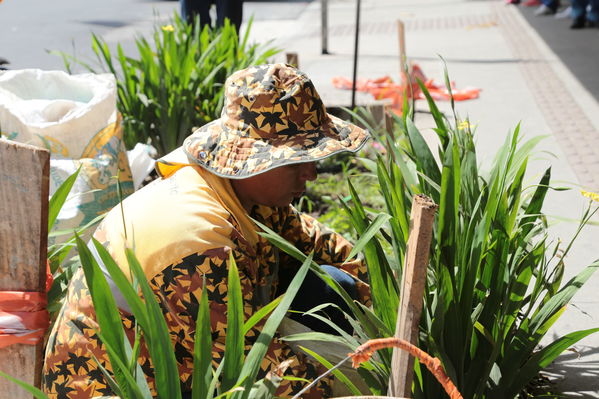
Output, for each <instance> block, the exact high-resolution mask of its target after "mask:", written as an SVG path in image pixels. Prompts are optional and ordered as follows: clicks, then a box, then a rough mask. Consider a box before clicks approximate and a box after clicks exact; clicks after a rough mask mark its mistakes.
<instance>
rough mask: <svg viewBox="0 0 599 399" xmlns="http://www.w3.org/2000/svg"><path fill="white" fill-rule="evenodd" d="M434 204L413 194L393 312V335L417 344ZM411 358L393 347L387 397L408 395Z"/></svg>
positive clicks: (412, 360) (410, 386)
mask: <svg viewBox="0 0 599 399" xmlns="http://www.w3.org/2000/svg"><path fill="white" fill-rule="evenodd" d="M436 211H437V205H436V204H435V203H434V202H433V201H432V200H431V199H430V198H428V197H426V196H424V195H417V196H415V197H414V200H413V201H412V211H411V214H410V234H409V237H408V244H407V249H406V256H405V261H404V263H405V264H404V269H403V275H402V279H401V297H400V302H399V309H398V315H397V326H396V329H395V337H397V338H401V339H403V340H405V341H408V342H409V343H411V344H413V345H416V346H417V345H418V325H419V324H420V314H421V313H422V304H423V301H424V287H425V284H426V269H427V265H428V255H429V250H430V244H431V239H432V232H433V220H434V218H435V212H436ZM413 373H414V359H413V358H412V357H411V356H410V355H409V354H408V353H407V352H405V351H402V350H400V349H398V348H394V349H393V357H392V358H391V376H390V378H389V396H394V397H405V398H410V397H411V395H412V380H413V377H414V376H413Z"/></svg>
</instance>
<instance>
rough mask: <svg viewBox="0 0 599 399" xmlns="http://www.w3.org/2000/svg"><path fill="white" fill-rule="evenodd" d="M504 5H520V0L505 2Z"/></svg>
mask: <svg viewBox="0 0 599 399" xmlns="http://www.w3.org/2000/svg"><path fill="white" fill-rule="evenodd" d="M505 4H514V5H518V4H520V0H505Z"/></svg>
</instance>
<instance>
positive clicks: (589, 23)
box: [587, 20, 599, 28]
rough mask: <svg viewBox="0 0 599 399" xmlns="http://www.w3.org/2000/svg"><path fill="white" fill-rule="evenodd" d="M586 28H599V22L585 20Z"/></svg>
mask: <svg viewBox="0 0 599 399" xmlns="http://www.w3.org/2000/svg"><path fill="white" fill-rule="evenodd" d="M587 26H588V27H589V28H599V22H597V21H589V20H587Z"/></svg>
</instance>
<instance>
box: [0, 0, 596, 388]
mask: <svg viewBox="0 0 599 399" xmlns="http://www.w3.org/2000/svg"><path fill="white" fill-rule="evenodd" d="M328 3H329V7H328V10H329V18H328V27H329V35H328V50H329V52H330V53H331V54H329V55H323V54H321V35H320V32H321V31H320V28H321V27H320V21H321V9H320V1H312V2H303V1H281V2H274V1H267V2H254V1H251V2H249V1H248V2H246V3H245V6H244V15H245V18H246V19H247V18H249V16H250V15H254V26H253V29H252V33H251V38H252V39H254V40H259V41H266V40H272V41H273V43H274V44H275V45H278V46H279V47H281V48H283V49H285V51H288V52H296V53H297V54H298V55H299V65H300V68H301V69H302V70H304V71H305V72H306V73H307V74H308V75H309V76H310V77H311V78H312V80H313V81H314V83H315V86H316V88H317V89H318V91H319V93H320V94H321V96H322V97H323V100H324V103H325V104H329V105H330V104H334V105H349V103H350V101H349V100H350V93H349V91H343V90H338V89H335V88H334V87H333V85H332V78H333V77H336V76H344V77H351V74H352V59H353V46H354V36H353V35H354V29H355V18H356V6H355V4H356V3H355V0H329V1H328ZM177 8H178V3H177V2H173V1H147V0H105V1H103V2H101V3H97V2H81V1H77V0H53V1H44V0H4V1H3V2H2V3H1V4H0V57H1V58H6V59H8V60H9V61H10V64H9V65H8V67H9V68H14V69H17V68H43V69H62V68H63V66H62V61H61V60H60V58H59V57H56V56H54V55H50V54H47V53H46V50H60V51H64V52H68V53H71V54H72V53H73V52H75V54H76V55H77V56H82V57H89V56H91V51H90V50H89V43H90V39H89V36H90V32H92V31H93V32H96V33H97V34H99V35H102V36H103V37H104V38H105V39H106V40H107V41H108V42H109V43H110V44H111V45H115V44H116V43H117V42H118V43H121V44H122V45H123V47H124V48H125V50H126V51H131V52H133V51H135V49H134V45H133V44H134V42H133V39H134V37H135V35H136V34H138V35H139V34H141V35H147V34H149V33H150V32H151V31H152V26H153V25H154V24H156V23H159V24H162V23H166V22H167V21H168V18H169V16H170V15H172V13H173V12H175V10H176V9H177ZM531 13H532V10H530V9H523V8H522V6H519V7H515V6H506V5H504V3H503V1H500V0H362V13H361V18H362V19H361V25H360V29H361V34H360V42H359V64H358V77H359V78H376V77H380V76H384V75H389V76H391V77H392V78H393V79H394V80H396V81H397V80H398V78H399V71H400V65H399V52H398V40H397V38H398V34H397V25H396V21H397V20H398V19H401V20H402V21H403V22H404V24H405V28H406V30H405V33H406V49H407V57H408V60H409V61H411V62H413V63H416V64H418V65H419V66H420V67H421V68H422V70H423V72H424V74H425V75H426V76H427V77H428V78H432V79H435V80H436V81H437V82H442V81H443V64H442V62H441V60H440V58H439V55H440V56H443V58H444V59H445V61H446V63H447V68H448V71H449V74H450V77H451V79H452V80H453V81H455V84H456V86H457V88H465V87H467V86H474V87H478V88H480V89H482V91H481V94H480V97H479V98H478V99H475V100H469V101H464V102H458V103H456V109H457V112H458V114H459V115H460V116H461V117H469V118H470V121H471V123H473V124H475V125H476V140H477V146H478V147H477V150H478V154H479V159H480V163H481V165H482V166H483V167H485V166H488V164H489V162H490V160H491V159H492V158H493V156H494V154H495V153H496V151H497V148H498V147H499V146H500V145H501V144H502V143H503V141H504V139H505V136H506V133H507V132H508V131H510V130H511V129H514V128H515V127H516V125H517V124H518V123H520V124H521V131H522V132H523V134H524V136H525V138H531V137H536V136H539V135H543V136H546V138H545V139H544V140H543V141H542V142H541V144H540V147H539V153H538V156H536V157H535V159H533V160H531V162H530V169H531V172H530V176H529V178H530V180H531V181H535V180H538V178H539V174H540V173H542V171H544V170H545V168H546V167H548V166H549V165H551V166H552V171H553V178H554V181H555V184H556V185H559V186H563V185H571V186H572V187H573V189H572V190H570V191H552V192H550V194H549V196H548V198H547V200H546V206H545V209H544V211H545V212H546V213H547V214H548V215H549V216H550V223H551V231H552V233H551V234H552V238H553V239H555V240H556V241H557V240H564V241H567V240H568V238H569V237H571V235H572V234H573V233H574V231H575V229H576V224H575V223H574V222H572V220H575V219H577V218H579V217H580V215H581V213H582V210H583V208H584V207H585V206H586V204H587V200H586V199H585V198H582V196H581V195H580V192H579V189H580V188H583V189H585V190H591V191H595V192H599V173H598V172H597V171H598V170H599V105H598V102H597V101H598V100H597V95H598V93H599V90H598V88H599V84H598V83H597V77H598V76H597V75H599V74H598V73H597V71H599V68H597V64H598V63H597V60H598V58H597V57H598V55H599V51H597V50H598V47H597V46H598V45H599V41H598V40H597V38H598V37H599V36H598V35H599V29H595V30H584V31H579V32H578V31H577V32H572V31H570V30H569V29H568V21H565V20H562V21H556V20H555V19H553V18H551V17H545V18H541V17H539V18H535V17H533V16H532V15H531ZM242 29H243V28H242ZM544 39H546V40H544ZM281 60H284V57H283V55H281V56H280V57H278V58H277V59H276V61H281ZM358 100H359V101H358V102H359V103H366V102H369V101H371V99H370V97H369V96H367V95H365V94H361V95H360V96H359V97H358ZM439 106H440V107H441V108H442V110H443V111H445V112H450V107H449V103H447V102H439ZM417 108H418V109H419V110H426V106H425V104H424V103H423V102H421V101H418V102H417ZM418 115H419V116H418V119H417V125H418V127H419V128H420V129H421V130H422V131H423V132H424V133H425V135H427V137H428V138H429V141H430V143H431V145H434V139H433V138H432V137H433V136H434V135H433V134H432V131H431V128H432V126H433V124H432V121H431V120H430V118H428V117H426V114H418ZM594 222H595V225H593V226H588V227H587V228H586V229H585V230H584V231H583V232H582V233H581V235H580V236H579V238H578V240H577V242H576V244H575V245H574V246H573V247H572V250H571V253H570V255H569V256H568V257H566V258H565V259H564V262H565V264H566V271H565V274H566V275H565V279H569V278H571V277H572V276H574V275H575V274H576V273H578V272H580V271H581V270H582V269H583V268H584V266H586V265H588V264H590V263H591V262H592V261H593V260H595V259H597V258H599V239H598V238H597V237H599V218H595V219H594ZM598 286H599V273H598V274H596V275H595V276H593V277H592V278H591V279H590V280H589V281H588V283H587V284H586V285H585V286H584V287H583V288H582V289H581V290H580V291H579V293H578V295H577V296H576V297H575V299H574V301H573V303H572V305H571V306H569V307H568V308H567V309H566V311H565V313H564V315H563V316H562V318H561V319H560V320H559V322H558V323H557V325H556V326H555V327H554V328H552V329H551V330H550V332H549V334H548V335H549V337H548V338H550V339H555V338H557V337H559V336H562V335H564V334H567V333H569V332H572V331H575V330H579V329H586V328H593V327H599V290H597V287H598ZM547 342H548V341H546V342H544V343H545V344H546V343H547ZM598 348H599V334H594V335H591V336H589V337H587V338H585V339H584V340H582V341H580V343H578V344H576V345H575V346H574V347H573V348H571V349H572V350H571V351H567V352H565V353H564V355H563V356H561V357H560V358H559V359H558V360H557V361H556V362H554V364H553V365H551V367H550V371H551V376H552V377H553V378H554V379H555V380H556V381H557V383H558V384H559V386H560V388H561V389H563V390H564V392H565V394H566V397H568V398H599V350H598Z"/></svg>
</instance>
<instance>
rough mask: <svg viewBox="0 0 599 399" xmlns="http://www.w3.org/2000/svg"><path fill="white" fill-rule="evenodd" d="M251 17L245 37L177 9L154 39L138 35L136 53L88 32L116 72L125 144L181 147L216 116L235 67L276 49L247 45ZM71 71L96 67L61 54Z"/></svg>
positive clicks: (163, 148)
mask: <svg viewBox="0 0 599 399" xmlns="http://www.w3.org/2000/svg"><path fill="white" fill-rule="evenodd" d="M250 30H251V21H250V23H249V24H248V27H247V29H246V31H245V35H244V37H243V38H242V39H241V41H240V38H239V37H238V35H237V32H236V30H235V26H233V25H231V24H229V22H228V21H225V25H224V26H223V27H222V28H218V29H214V30H212V29H210V28H209V27H204V29H201V28H200V24H199V23H195V24H187V23H185V22H184V21H182V20H181V18H180V17H179V16H178V15H177V14H175V15H174V17H173V20H172V24H170V25H165V26H161V27H157V28H156V29H155V31H154V34H153V36H152V41H148V40H147V39H146V38H143V37H140V38H138V39H136V45H137V51H138V53H139V56H138V58H135V57H132V56H129V55H126V54H125V53H124V51H123V49H122V47H121V46H120V45H118V46H117V49H116V53H113V52H112V51H111V50H110V48H109V46H108V44H107V43H106V42H105V41H104V40H102V39H101V38H99V37H98V36H96V35H92V48H93V50H94V52H95V54H96V56H97V59H98V62H99V64H100V65H101V67H102V69H103V70H105V71H108V72H110V73H112V74H114V75H115V76H116V77H117V89H118V110H119V111H120V112H121V114H122V115H123V127H124V141H125V145H126V146H127V148H128V149H131V148H133V147H134V146H135V144H136V143H138V142H143V143H147V142H149V143H151V144H152V145H153V146H154V147H155V148H156V149H157V150H158V154H159V155H164V154H166V153H168V152H170V151H172V150H174V149H175V148H177V147H179V146H180V145H181V144H182V142H183V140H184V139H185V137H187V136H188V135H189V134H190V133H191V130H192V128H194V127H199V126H202V125H204V124H206V123H207V122H210V121H212V120H214V119H217V118H218V117H219V116H220V112H221V109H222V107H223V102H224V96H223V91H224V88H223V84H224V82H225V80H226V78H227V77H228V76H229V75H230V74H231V73H232V72H234V71H236V70H238V69H243V68H246V67H248V66H250V65H254V64H262V63H264V62H266V61H267V59H268V58H270V57H272V56H273V55H275V54H276V53H277V52H278V51H279V50H277V49H274V48H272V47H267V46H264V45H259V44H249V43H248V38H249V33H250ZM59 54H60V55H61V56H62V57H63V60H64V62H65V67H66V69H67V70H69V71H70V62H71V61H74V62H75V63H78V64H80V65H82V66H84V67H86V68H87V69H88V70H90V71H91V72H96V70H95V68H93V67H91V66H90V65H89V64H87V63H84V62H82V61H79V60H77V59H75V58H73V57H72V56H69V55H66V54H64V53H59Z"/></svg>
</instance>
